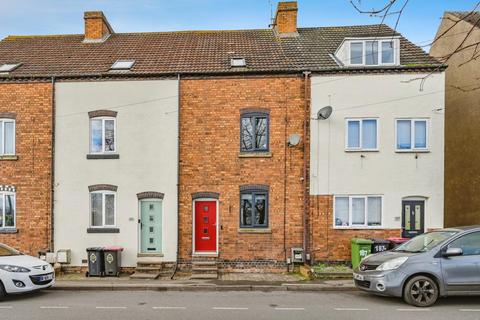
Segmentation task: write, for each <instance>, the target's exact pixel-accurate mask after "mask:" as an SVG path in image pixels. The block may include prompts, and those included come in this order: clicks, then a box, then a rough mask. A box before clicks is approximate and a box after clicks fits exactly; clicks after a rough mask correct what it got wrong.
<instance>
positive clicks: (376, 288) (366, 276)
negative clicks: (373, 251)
mask: <svg viewBox="0 0 480 320" xmlns="http://www.w3.org/2000/svg"><path fill="white" fill-rule="evenodd" d="M353 276H354V282H355V286H356V287H357V288H358V289H360V290H363V291H367V292H371V293H375V294H379V295H384V296H394V297H401V296H402V294H403V283H404V280H405V278H406V277H407V275H406V274H404V273H403V272H400V271H398V270H389V271H366V272H365V271H360V270H358V269H356V270H355V271H354V274H353Z"/></svg>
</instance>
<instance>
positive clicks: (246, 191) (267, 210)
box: [238, 189, 270, 230]
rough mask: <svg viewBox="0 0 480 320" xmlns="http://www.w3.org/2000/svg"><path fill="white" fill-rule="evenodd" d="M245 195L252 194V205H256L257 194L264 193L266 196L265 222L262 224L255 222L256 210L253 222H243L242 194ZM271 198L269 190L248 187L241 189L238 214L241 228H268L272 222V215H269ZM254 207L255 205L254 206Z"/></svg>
mask: <svg viewBox="0 0 480 320" xmlns="http://www.w3.org/2000/svg"><path fill="white" fill-rule="evenodd" d="M243 195H251V196H252V206H255V196H257V195H262V196H265V223H264V224H262V225H259V224H255V222H254V219H253V218H254V216H255V212H254V210H253V211H252V224H251V225H246V224H243V223H242V196H243ZM269 202H270V198H269V192H268V190H259V189H246V190H242V191H240V208H239V209H240V210H239V215H238V218H239V219H238V225H239V229H259V230H263V229H268V228H269V224H270V217H269V209H270V203H269ZM252 208H254V207H252Z"/></svg>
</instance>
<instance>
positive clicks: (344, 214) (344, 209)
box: [335, 197, 350, 226]
mask: <svg viewBox="0 0 480 320" xmlns="http://www.w3.org/2000/svg"><path fill="white" fill-rule="evenodd" d="M335 225H336V226H349V225H350V223H349V221H348V197H336V198H335Z"/></svg>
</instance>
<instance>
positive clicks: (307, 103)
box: [303, 71, 311, 261]
mask: <svg viewBox="0 0 480 320" xmlns="http://www.w3.org/2000/svg"><path fill="white" fill-rule="evenodd" d="M310 74H311V72H310V71H304V72H303V76H304V90H305V91H304V99H305V106H304V110H303V112H304V114H303V254H304V258H305V257H306V256H307V254H308V255H310V254H309V249H310V248H309V245H308V236H309V234H308V230H309V228H308V213H309V204H310V201H309V200H310V199H309V192H308V185H307V183H308V180H309V179H308V177H307V174H308V170H307V165H308V164H307V160H308V155H307V151H308V150H307V146H308V144H307V139H308V138H307V134H308V132H307V131H308V121H309V119H310V116H309V109H310V90H309V88H310V81H309V80H310V79H309V77H310ZM305 261H306V259H305Z"/></svg>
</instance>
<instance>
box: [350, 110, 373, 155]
mask: <svg viewBox="0 0 480 320" xmlns="http://www.w3.org/2000/svg"><path fill="white" fill-rule="evenodd" d="M378 140H379V139H378V119H376V118H349V119H346V124H345V150H346V151H378V142H379V141H378Z"/></svg>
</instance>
